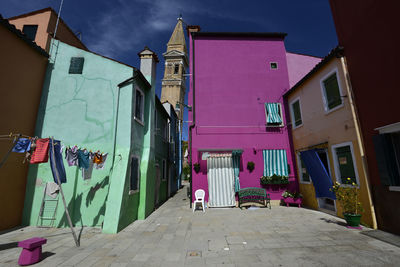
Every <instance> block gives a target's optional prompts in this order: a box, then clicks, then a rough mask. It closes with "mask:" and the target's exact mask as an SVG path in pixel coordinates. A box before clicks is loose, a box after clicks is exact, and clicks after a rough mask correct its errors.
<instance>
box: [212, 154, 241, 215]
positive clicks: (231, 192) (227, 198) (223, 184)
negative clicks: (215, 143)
mask: <svg viewBox="0 0 400 267" xmlns="http://www.w3.org/2000/svg"><path fill="white" fill-rule="evenodd" d="M207 179H208V206H210V207H232V206H235V204H236V201H235V189H234V180H235V176H234V172H233V166H232V156H223V157H212V156H211V157H208V158H207Z"/></svg>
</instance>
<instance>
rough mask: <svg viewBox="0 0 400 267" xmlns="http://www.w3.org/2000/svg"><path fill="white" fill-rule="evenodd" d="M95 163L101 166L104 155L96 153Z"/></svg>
mask: <svg viewBox="0 0 400 267" xmlns="http://www.w3.org/2000/svg"><path fill="white" fill-rule="evenodd" d="M93 162H94V163H96V164H100V163H102V162H103V155H102V154H101V153H100V152H99V151H97V152H96V153H94V157H93Z"/></svg>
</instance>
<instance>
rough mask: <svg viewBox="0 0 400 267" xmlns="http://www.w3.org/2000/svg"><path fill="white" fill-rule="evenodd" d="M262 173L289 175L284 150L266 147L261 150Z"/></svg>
mask: <svg viewBox="0 0 400 267" xmlns="http://www.w3.org/2000/svg"><path fill="white" fill-rule="evenodd" d="M263 159H264V173H263V176H272V175H274V174H276V175H280V176H286V177H287V176H289V165H288V162H287V156H286V150H284V149H268V150H263Z"/></svg>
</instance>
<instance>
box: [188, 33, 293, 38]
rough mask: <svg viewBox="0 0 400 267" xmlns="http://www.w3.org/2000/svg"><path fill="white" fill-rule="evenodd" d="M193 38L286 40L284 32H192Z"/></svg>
mask: <svg viewBox="0 0 400 267" xmlns="http://www.w3.org/2000/svg"><path fill="white" fill-rule="evenodd" d="M191 34H192V36H213V37H219V36H220V37H242V36H243V37H276V38H285V37H286V36H287V33H284V32H191Z"/></svg>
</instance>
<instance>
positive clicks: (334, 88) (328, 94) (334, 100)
mask: <svg viewBox="0 0 400 267" xmlns="http://www.w3.org/2000/svg"><path fill="white" fill-rule="evenodd" d="M321 87H322V91H323V96H324V104H325V110H326V111H331V110H332V109H334V108H336V107H339V106H341V105H342V104H343V103H342V98H341V94H340V91H341V90H340V86H339V83H338V79H337V70H335V71H334V72H333V73H331V74H329V76H328V77H327V78H325V79H323V80H322V82H321Z"/></svg>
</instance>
